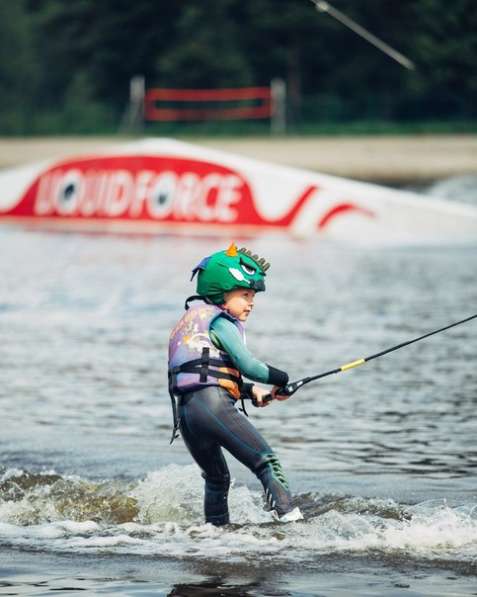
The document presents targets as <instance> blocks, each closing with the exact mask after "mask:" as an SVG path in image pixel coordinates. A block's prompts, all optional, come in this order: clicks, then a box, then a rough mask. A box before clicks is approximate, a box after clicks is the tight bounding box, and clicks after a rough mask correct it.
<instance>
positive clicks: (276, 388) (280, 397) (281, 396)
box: [270, 386, 290, 401]
mask: <svg viewBox="0 0 477 597" xmlns="http://www.w3.org/2000/svg"><path fill="white" fill-rule="evenodd" d="M280 390H281V387H279V386H273V388H272V391H271V392H270V394H271V395H272V398H273V400H280V401H281V400H288V398H290V396H288V395H286V394H279V393H278V392H279V391H280Z"/></svg>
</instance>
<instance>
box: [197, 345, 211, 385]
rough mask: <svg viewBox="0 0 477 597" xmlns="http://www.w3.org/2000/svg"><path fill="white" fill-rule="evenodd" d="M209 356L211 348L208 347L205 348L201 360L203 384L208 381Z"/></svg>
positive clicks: (200, 379)
mask: <svg viewBox="0 0 477 597" xmlns="http://www.w3.org/2000/svg"><path fill="white" fill-rule="evenodd" d="M209 354H210V348H209V347H208V346H204V348H203V349H202V358H201V359H200V378H199V381H200V382H201V383H205V382H206V381H207V373H208V372H209Z"/></svg>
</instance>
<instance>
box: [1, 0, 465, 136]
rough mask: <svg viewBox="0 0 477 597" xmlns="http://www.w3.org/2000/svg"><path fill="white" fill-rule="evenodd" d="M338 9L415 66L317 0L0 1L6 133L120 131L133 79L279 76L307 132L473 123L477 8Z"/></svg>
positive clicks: (357, 0)
mask: <svg viewBox="0 0 477 597" xmlns="http://www.w3.org/2000/svg"><path fill="white" fill-rule="evenodd" d="M332 4H333V5H334V6H335V7H336V8H338V9H340V10H342V11H343V12H345V13H346V14H347V15H349V16H350V17H352V18H354V19H355V20H356V21H358V22H359V23H360V24H362V25H363V26H365V27H367V28H369V29H370V30H371V31H372V32H373V33H375V34H376V35H378V36H379V37H381V38H382V39H384V40H385V41H386V42H388V43H389V44H390V45H392V46H393V47H395V48H396V49H398V50H399V51H401V52H403V53H404V54H405V55H406V56H408V57H409V58H410V59H411V60H412V61H413V62H414V63H415V64H416V67H417V68H416V70H415V71H407V70H405V69H404V68H402V67H400V66H399V65H398V64H396V63H394V62H393V61H391V60H390V59H389V58H388V57H386V56H385V55H384V54H382V53H380V52H378V51H377V50H376V49H374V48H373V47H372V46H370V45H369V44H367V43H366V42H364V41H363V40H362V39H360V38H359V37H357V36H356V35H355V34H354V33H352V32H351V31H349V30H348V29H345V28H344V27H343V26H342V25H340V24H339V23H337V22H336V21H335V20H333V19H332V18H331V17H330V16H329V15H327V14H323V13H317V12H316V11H315V9H314V7H313V5H312V4H311V2H309V1H308V0H175V1H174V0H172V1H170V0H169V1H167V2H166V1H165V0H69V1H66V0H12V1H11V2H1V3H0V84H1V94H0V134H3V135H9V134H45V133H81V132H85V133H101V132H115V131H117V130H118V127H119V125H120V122H121V119H122V117H123V115H124V111H125V110H126V107H127V103H128V94H129V81H130V78H131V77H132V76H133V75H136V74H143V75H144V76H145V77H146V82H147V86H149V87H150V86H173V87H198V88H209V87H222V86H230V87H234V86H241V85H268V84H269V82H270V80H271V79H272V78H274V77H280V78H283V79H284V80H285V81H286V83H287V88H288V94H289V105H288V117H289V121H290V123H291V126H292V130H293V127H294V128H295V130H296V131H301V132H306V131H307V130H315V129H316V130H319V127H320V126H321V127H322V128H323V126H325V125H328V127H329V126H331V125H333V124H336V125H340V124H341V125H342V124H346V125H348V127H349V128H350V130H352V128H353V125H355V126H356V127H357V129H358V128H359V123H367V124H368V126H371V124H372V123H374V125H375V127H378V128H379V124H380V123H381V124H383V123H394V124H397V125H400V126H401V127H406V126H408V125H412V123H414V124H415V125H416V126H417V125H425V124H426V123H427V124H428V125H429V126H430V127H431V128H432V126H434V127H439V124H441V125H445V124H446V123H447V125H448V126H450V127H453V128H454V129H459V127H460V129H461V130H466V129H468V127H469V126H472V124H471V123H472V122H473V121H474V120H475V118H476V116H477V101H476V100H477V10H476V3H475V0H454V1H453V2H447V1H445V0H399V1H396V0H353V1H344V0H335V1H334V2H332ZM150 126H152V127H154V126H156V127H157V126H159V125H150ZM201 126H204V125H201ZM229 126H230V125H229ZM241 126H242V125H241ZM253 126H258V125H253ZM216 127H217V125H216ZM307 127H308V128H307ZM313 127H315V129H313ZM242 128H243V126H242ZM210 130H213V127H212V128H211V129H210ZM216 130H217V128H216ZM264 130H266V129H264Z"/></svg>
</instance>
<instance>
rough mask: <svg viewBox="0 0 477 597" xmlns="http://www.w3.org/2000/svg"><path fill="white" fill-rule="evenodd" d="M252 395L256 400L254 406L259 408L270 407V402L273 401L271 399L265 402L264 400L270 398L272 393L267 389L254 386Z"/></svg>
mask: <svg viewBox="0 0 477 597" xmlns="http://www.w3.org/2000/svg"><path fill="white" fill-rule="evenodd" d="M252 394H253V399H254V405H255V406H257V407H258V408H263V407H264V406H268V405H269V404H270V402H271V401H272V400H271V399H270V400H263V398H264V397H265V396H268V397H270V392H269V391H268V390H266V389H265V388H261V387H260V386H256V385H254V386H253V388H252Z"/></svg>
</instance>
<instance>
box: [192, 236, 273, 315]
mask: <svg viewBox="0 0 477 597" xmlns="http://www.w3.org/2000/svg"><path fill="white" fill-rule="evenodd" d="M269 267H270V264H269V263H267V262H266V261H265V259H263V258H260V257H258V255H252V252H251V251H248V250H247V249H246V248H245V247H243V248H242V249H240V250H238V249H237V247H236V246H235V245H234V244H233V243H232V244H231V245H230V247H229V248H228V249H227V250H226V251H218V252H217V253H213V254H212V255H210V256H209V257H205V258H204V259H202V261H201V262H200V263H199V265H197V266H196V267H195V268H194V269H193V270H192V278H191V280H192V279H193V278H194V276H195V274H197V273H198V276H197V294H198V295H200V296H203V297H205V298H208V299H209V300H210V301H211V302H212V303H214V304H215V305H221V304H222V303H223V302H224V301H225V297H224V294H225V293H226V292H229V291H230V290H234V289H235V288H249V289H251V290H255V291H256V292H260V291H263V290H265V282H264V280H263V279H264V277H265V275H266V274H265V272H266V271H267V270H268V268H269Z"/></svg>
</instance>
